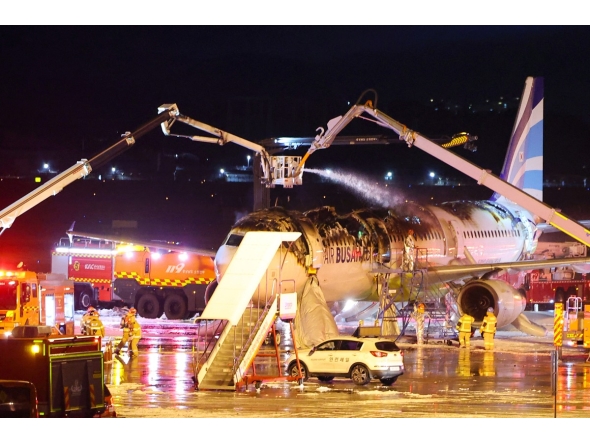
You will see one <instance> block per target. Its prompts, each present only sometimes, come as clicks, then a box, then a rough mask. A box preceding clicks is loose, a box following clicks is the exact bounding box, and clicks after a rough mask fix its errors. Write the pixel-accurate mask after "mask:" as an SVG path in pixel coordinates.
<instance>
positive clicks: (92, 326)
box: [80, 306, 104, 338]
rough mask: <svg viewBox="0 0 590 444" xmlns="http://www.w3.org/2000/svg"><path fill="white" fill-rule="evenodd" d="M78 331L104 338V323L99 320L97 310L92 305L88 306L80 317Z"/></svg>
mask: <svg viewBox="0 0 590 444" xmlns="http://www.w3.org/2000/svg"><path fill="white" fill-rule="evenodd" d="M80 333H81V334H83V335H91V336H100V337H101V338H104V324H103V323H102V321H101V320H100V314H99V313H98V310H96V309H95V308H94V307H92V306H90V307H88V310H86V313H84V316H82V319H80Z"/></svg>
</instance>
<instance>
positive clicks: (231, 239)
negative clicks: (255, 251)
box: [225, 234, 244, 247]
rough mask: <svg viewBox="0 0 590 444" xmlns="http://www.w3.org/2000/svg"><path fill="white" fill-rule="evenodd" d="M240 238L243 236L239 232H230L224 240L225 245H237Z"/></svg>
mask: <svg viewBox="0 0 590 444" xmlns="http://www.w3.org/2000/svg"><path fill="white" fill-rule="evenodd" d="M242 239H244V236H243V235H241V234H230V235H229V236H228V237H227V240H226V241H225V245H229V246H230V247H239V246H240V244H241V243H242Z"/></svg>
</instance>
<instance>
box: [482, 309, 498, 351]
mask: <svg viewBox="0 0 590 444" xmlns="http://www.w3.org/2000/svg"><path fill="white" fill-rule="evenodd" d="M496 322H497V319H496V316H495V315H494V309H493V308H492V307H489V308H488V311H487V313H486V317H485V318H483V322H482V324H481V328H480V332H481V335H482V336H483V345H484V348H485V349H486V350H493V349H494V336H495V335H496Z"/></svg>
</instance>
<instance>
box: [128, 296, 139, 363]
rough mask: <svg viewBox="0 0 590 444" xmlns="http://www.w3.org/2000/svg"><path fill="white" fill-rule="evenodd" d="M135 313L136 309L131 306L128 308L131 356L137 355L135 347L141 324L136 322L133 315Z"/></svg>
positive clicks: (137, 351)
mask: <svg viewBox="0 0 590 444" xmlns="http://www.w3.org/2000/svg"><path fill="white" fill-rule="evenodd" d="M136 314H137V310H136V309H135V308H132V309H131V310H129V314H128V319H127V323H128V324H129V335H130V336H131V353H130V356H131V357H135V356H138V355H139V350H138V348H137V344H138V343H139V340H140V339H141V325H139V322H137V319H136V318H135V315H136Z"/></svg>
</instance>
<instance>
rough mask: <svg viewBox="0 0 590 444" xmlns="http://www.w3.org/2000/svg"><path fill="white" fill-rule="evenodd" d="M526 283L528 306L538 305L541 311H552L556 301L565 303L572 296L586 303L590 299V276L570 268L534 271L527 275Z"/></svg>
mask: <svg viewBox="0 0 590 444" xmlns="http://www.w3.org/2000/svg"><path fill="white" fill-rule="evenodd" d="M524 282H525V284H524V288H525V290H526V296H527V305H529V306H531V307H534V306H535V305H537V308H538V309H540V310H552V309H553V304H554V303H555V301H560V302H562V303H565V301H566V300H567V299H568V298H570V297H571V296H573V297H578V298H581V300H582V301H583V302H584V303H585V302H586V301H587V300H588V298H589V297H590V280H589V279H588V276H587V275H586V274H585V273H576V272H575V271H574V270H573V269H572V268H571V267H568V266H563V267H553V268H545V269H543V268H541V269H538V270H532V271H530V272H528V273H527V274H526V275H525V280H524Z"/></svg>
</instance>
